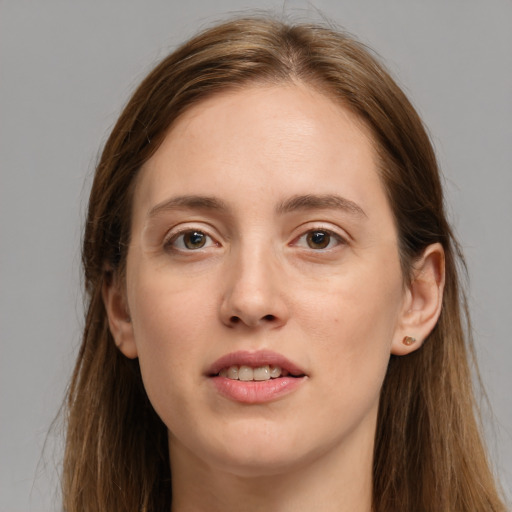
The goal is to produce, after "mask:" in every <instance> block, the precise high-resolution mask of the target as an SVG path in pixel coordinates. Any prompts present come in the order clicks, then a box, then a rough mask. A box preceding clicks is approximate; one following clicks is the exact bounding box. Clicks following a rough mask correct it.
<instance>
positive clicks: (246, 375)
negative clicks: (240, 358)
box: [238, 366, 254, 380]
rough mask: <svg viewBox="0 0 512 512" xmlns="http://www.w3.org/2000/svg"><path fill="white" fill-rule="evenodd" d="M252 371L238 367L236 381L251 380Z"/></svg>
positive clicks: (248, 367) (246, 367) (247, 367)
mask: <svg viewBox="0 0 512 512" xmlns="http://www.w3.org/2000/svg"><path fill="white" fill-rule="evenodd" d="M253 379H254V370H253V369H252V368H251V367H250V366H240V368H239V370H238V380H253Z"/></svg>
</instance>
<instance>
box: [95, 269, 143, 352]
mask: <svg viewBox="0 0 512 512" xmlns="http://www.w3.org/2000/svg"><path fill="white" fill-rule="evenodd" d="M102 296H103V303H104V304H105V309H106V311H107V317H108V325H109V328H110V332H111V334H112V337H113V338H114V341H115V343H116V345H117V348H119V350H120V351H121V352H122V353H123V354H124V355H125V356H126V357H128V358H130V359H135V358H136V357H137V355H138V354H137V347H136V345H135V337H134V335H133V325H132V321H131V318H130V313H129V310H128V307H127V303H126V293H125V291H124V289H122V287H121V286H120V285H119V282H118V279H117V278H116V277H115V276H114V275H113V273H112V272H106V275H105V279H104V280H103V288H102Z"/></svg>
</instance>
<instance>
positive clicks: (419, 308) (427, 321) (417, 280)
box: [391, 243, 445, 356]
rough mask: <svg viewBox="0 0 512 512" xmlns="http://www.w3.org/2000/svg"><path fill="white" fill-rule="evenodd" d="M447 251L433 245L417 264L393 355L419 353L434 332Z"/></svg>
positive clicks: (440, 246)
mask: <svg viewBox="0 0 512 512" xmlns="http://www.w3.org/2000/svg"><path fill="white" fill-rule="evenodd" d="M444 279H445V264H444V249H443V247H442V245H441V244H439V243H436V244H432V245H429V246H428V247H427V248H426V249H425V250H424V251H423V254H422V255H421V256H420V257H419V258H418V259H417V260H416V261H415V263H414V268H413V275H412V278H411V283H410V284H409V285H408V286H407V289H406V291H405V295H404V304H403V309H402V313H401V316H400V320H399V323H398V327H397V330H396V334H395V338H394V339H393V342H392V344H391V353H392V354H395V355H399V356H403V355H406V354H409V353H410V352H414V351H415V350H417V349H418V348H419V347H421V345H422V344H423V342H424V341H425V339H426V338H427V336H428V335H429V334H430V333H431V332H432V329H434V327H435V325H436V323H437V320H438V319H439V315H440V314H441V306H442V303H443V290H444Z"/></svg>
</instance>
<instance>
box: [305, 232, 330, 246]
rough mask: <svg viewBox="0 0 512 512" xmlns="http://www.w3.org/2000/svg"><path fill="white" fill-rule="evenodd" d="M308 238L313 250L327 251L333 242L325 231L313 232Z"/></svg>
mask: <svg viewBox="0 0 512 512" xmlns="http://www.w3.org/2000/svg"><path fill="white" fill-rule="evenodd" d="M307 238H308V245H309V246H310V247H311V248H312V249H325V248H326V247H327V246H328V245H329V242H330V240H331V237H330V235H329V234H328V233H325V232H324V231H313V232H312V233H310V234H309V235H308V237H307Z"/></svg>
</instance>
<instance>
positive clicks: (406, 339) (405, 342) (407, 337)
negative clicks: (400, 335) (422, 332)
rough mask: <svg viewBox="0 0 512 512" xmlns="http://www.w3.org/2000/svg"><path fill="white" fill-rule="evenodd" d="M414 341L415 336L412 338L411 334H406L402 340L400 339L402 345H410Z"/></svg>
mask: <svg viewBox="0 0 512 512" xmlns="http://www.w3.org/2000/svg"><path fill="white" fill-rule="evenodd" d="M415 342H416V338H413V337H412V336H406V337H405V338H404V339H403V340H402V343H403V344H404V345H407V346H410V345H412V344H413V343H415Z"/></svg>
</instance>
